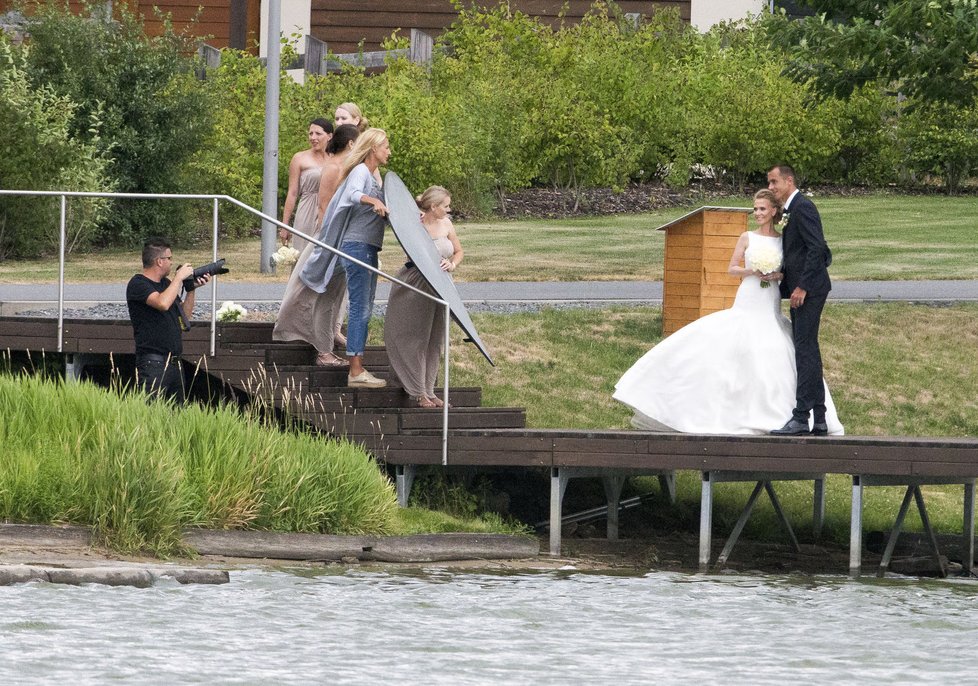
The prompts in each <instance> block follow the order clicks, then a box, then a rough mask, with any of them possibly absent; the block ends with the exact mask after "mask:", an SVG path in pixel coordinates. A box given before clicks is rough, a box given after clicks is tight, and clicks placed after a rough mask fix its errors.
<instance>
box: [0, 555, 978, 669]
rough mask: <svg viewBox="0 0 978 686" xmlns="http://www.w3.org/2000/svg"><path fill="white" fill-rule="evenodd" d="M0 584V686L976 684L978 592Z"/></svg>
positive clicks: (722, 579) (649, 580) (417, 578)
mask: <svg viewBox="0 0 978 686" xmlns="http://www.w3.org/2000/svg"><path fill="white" fill-rule="evenodd" d="M231 579H232V581H231V583H230V584H228V585H225V586H179V585H176V584H175V583H174V584H172V585H162V586H157V587H155V588H152V589H142V590H140V589H131V588H107V587H103V586H87V587H68V586H55V585H48V584H29V585H21V586H13V587H6V588H0V602H2V604H3V605H2V606H3V609H4V613H3V618H2V619H0V656H2V660H0V683H3V684H19V683H58V682H61V683H71V684H104V683H107V682H121V683H140V684H147V683H148V684H155V683H159V684H174V683H196V684H214V683H238V684H260V683H269V684H271V683H275V684H298V683H303V684H305V683H331V684H333V683H337V684H374V683H398V684H453V685H455V684H490V683H506V684H571V683H573V684H578V683H592V682H600V681H605V682H607V683H624V684H644V683H659V684H679V683H689V682H690V680H699V681H701V682H721V681H722V682H723V683H730V684H758V683H768V684H780V683H788V682H789V681H790V682H801V683H806V684H811V683H823V684H830V683H831V684H835V683H865V682H869V681H877V682H882V683H887V684H902V683H906V684H919V683H936V682H940V681H947V680H951V679H956V680H961V679H962V678H964V680H965V681H969V680H970V674H971V672H972V670H973V669H974V665H973V659H972V657H971V650H972V649H973V646H974V645H975V643H976V639H978V627H976V623H975V616H976V614H975V610H976V609H978V584H975V583H974V582H967V581H957V582H956V581H917V580H884V581H875V580H874V581H869V580H865V581H850V580H848V579H846V578H843V577H800V576H794V577H777V576H751V577H748V576H734V575H720V576H700V575H691V574H679V573H665V572H653V573H649V574H646V575H634V576H627V575H623V576H613V575H608V574H596V573H578V572H574V571H560V572H536V573H478V572H469V571H466V572H451V571H446V570H441V569H429V570H419V571H413V572H412V571H367V570H350V571H347V570H340V571H335V572H317V573H312V572H308V571H306V572H297V573H290V572H287V571H262V570H247V571H239V572H232V577H231Z"/></svg>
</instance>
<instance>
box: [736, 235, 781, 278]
mask: <svg viewBox="0 0 978 686" xmlns="http://www.w3.org/2000/svg"><path fill="white" fill-rule="evenodd" d="M744 257H745V258H746V260H747V264H749V265H750V267H751V269H756V270H757V271H759V272H760V273H761V274H771V273H772V272H776V271H778V269H780V268H781V251H780V250H778V249H777V248H774V247H772V246H770V245H751V246H748V247H747V250H746V251H745V252H744ZM770 285H771V282H770V281H761V288H768V287H770Z"/></svg>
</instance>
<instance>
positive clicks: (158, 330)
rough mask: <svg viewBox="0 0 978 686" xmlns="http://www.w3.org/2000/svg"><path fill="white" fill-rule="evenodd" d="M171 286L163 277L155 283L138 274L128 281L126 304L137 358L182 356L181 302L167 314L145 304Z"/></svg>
mask: <svg viewBox="0 0 978 686" xmlns="http://www.w3.org/2000/svg"><path fill="white" fill-rule="evenodd" d="M169 285H170V280H169V279H168V278H166V277H165V276H164V277H163V280H162V281H159V282H156V281H152V280H150V279H148V278H146V277H145V276H144V275H142V274H136V275H135V276H134V277H132V278H131V279H129V285H128V286H126V304H127V305H128V306H129V321H131V322H132V331H133V334H134V335H135V337H136V354H137V355H140V354H142V353H156V354H158V355H168V354H169V355H174V356H178V355H181V354H182V353H183V341H182V340H181V339H180V319H179V317H180V310H179V308H180V298H177V299H176V300H174V301H173V305H171V306H170V309H169V310H167V311H166V312H160V311H159V310H157V309H156V308H155V307H150V306H149V305H147V304H146V299H147V298H149V296H151V295H152V294H153V293H162V292H163V291H165V290H166V289H167V286H169Z"/></svg>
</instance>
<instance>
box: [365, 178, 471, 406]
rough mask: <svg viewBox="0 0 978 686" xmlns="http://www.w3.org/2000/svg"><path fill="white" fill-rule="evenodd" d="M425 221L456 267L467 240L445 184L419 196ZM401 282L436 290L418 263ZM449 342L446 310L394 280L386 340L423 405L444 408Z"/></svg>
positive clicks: (404, 381) (446, 266) (448, 263)
mask: <svg viewBox="0 0 978 686" xmlns="http://www.w3.org/2000/svg"><path fill="white" fill-rule="evenodd" d="M417 202H418V207H419V208H421V213H422V214H421V223H422V224H424V227H425V229H426V230H427V231H428V236H430V237H431V240H432V241H434V244H435V249H436V250H437V251H438V253H439V254H440V255H441V258H442V259H441V268H442V269H443V270H444V271H446V272H449V273H451V272H454V271H455V268H456V267H458V265H459V263H461V261H462V257H463V256H464V253H463V252H462V244H461V243H460V242H459V240H458V235H457V234H456V233H455V226H454V225H453V224H452V220H451V217H450V216H449V213H450V212H451V211H452V197H451V195H449V193H448V191H447V190H445V189H444V188H442V187H441V186H431V187H430V188H428V189H427V190H426V191H425V192H424V193H422V194H421V195H419V196H418V197H417ZM396 276H397V278H398V279H400V280H401V281H403V282H405V283H408V284H411V285H412V286H414V287H416V288H420V289H422V290H424V291H426V292H428V293H432V290H431V287H430V286H429V285H428V282H427V281H426V280H425V278H424V277H423V276H422V275H421V272H420V271H418V268H417V267H415V266H414V265H413V264H412V263H410V262H408V263H407V264H406V265H404V267H403V268H401V270H400V271H399V272H398V273H397V275H396ZM444 344H445V310H444V308H443V307H442V306H441V305H437V304H435V303H434V302H432V301H431V300H429V299H427V298H425V297H424V296H422V295H419V294H418V293H415V292H414V291H412V290H411V289H409V288H405V287H404V286H401V285H400V284H397V283H395V284H392V285H391V291H390V296H389V298H388V300H387V316H386V318H385V320H384V345H385V346H387V356H388V358H389V360H390V365H391V369H393V370H394V373H395V374H396V375H397V378H398V379H399V380H400V381H401V385H402V386H404V390H405V391H406V392H407V394H408V395H409V396H411V398H412V401H413V402H414V403H415V404H416V405H417V406H418V407H443V406H444V405H445V403H444V402H443V401H442V399H441V398H439V397H438V396H436V395H435V380H436V379H437V377H438V366H439V360H440V359H441V354H442V349H443V347H444Z"/></svg>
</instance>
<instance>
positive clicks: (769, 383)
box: [614, 189, 843, 435]
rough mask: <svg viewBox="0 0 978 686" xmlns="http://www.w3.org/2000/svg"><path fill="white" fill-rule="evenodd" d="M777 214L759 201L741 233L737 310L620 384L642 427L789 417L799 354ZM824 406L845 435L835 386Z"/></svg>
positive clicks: (765, 198)
mask: <svg viewBox="0 0 978 686" xmlns="http://www.w3.org/2000/svg"><path fill="white" fill-rule="evenodd" d="M780 211H781V206H780V203H779V202H778V200H777V198H776V197H775V196H774V193H772V192H771V191H769V190H767V189H763V190H760V191H758V192H757V194H756V195H755V196H754V219H755V221H756V222H757V229H756V230H755V231H745V232H744V233H743V234H741V236H740V238H739V239H738V240H737V247H736V248H734V252H733V256H732V257H731V258H730V266H729V267H728V269H727V272H728V273H729V274H730V275H731V276H737V277H741V278H742V281H741V283H740V288H739V289H738V290H737V297H736V299H735V300H734V304H733V307H731V308H730V309H729V310H722V311H720V312H714V313H713V314H709V315H706V316H705V317H701V318H700V319H697V320H696V321H694V322H691V323H690V324H687V325H686V326H684V327H683V328H681V329H680V330H679V331H677V332H675V333H674V334H672V335H671V336H669V337H668V338H666V339H664V340H663V341H662V342H661V343H659V344H658V345H657V346H655V347H654V348H652V350H650V351H649V352H648V353H646V354H645V355H644V356H643V357H642V358H641V359H640V360H639V361H638V362H636V363H635V364H634V365H633V366H632V368H631V369H629V370H628V371H627V372H625V374H624V376H622V377H621V379H620V380H619V381H618V384H617V385H616V386H615V394H614V398H615V399H616V400H618V401H620V402H623V403H625V404H626V405H628V406H629V407H631V408H632V409H633V410H635V416H634V417H632V424H633V425H634V426H635V427H636V428H639V429H647V430H652V431H682V432H687V433H703V434H767V433H768V432H769V431H770V429H771V427H772V426H778V425H779V424H780V423H782V422H783V421H784V417H785V416H786V415H788V414H790V413H791V408H793V407H794V405H795V373H796V372H795V349H794V344H793V343H792V340H791V323H790V322H789V321H788V319H787V318H786V317H785V316H784V315H782V314H781V294H780V293H779V291H778V288H777V283H776V282H777V281H778V280H780V278H781V274H780V273H779V272H778V271H777V270H778V269H780V264H781V234H779V233H778V232H777V231H775V230H774V228H773V224H774V221H775V219H776V218H777V217H778V216H779V215H780ZM762 268H763V272H769V273H767V274H765V273H762ZM825 406H826V422H827V423H828V427H829V433H830V434H833V435H841V434H842V433H843V427H842V424H840V423H839V418H838V415H837V414H836V410H835V405H834V404H833V402H832V398H831V396H830V395H829V392H828V387H826V389H825Z"/></svg>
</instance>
